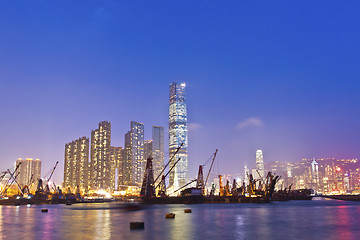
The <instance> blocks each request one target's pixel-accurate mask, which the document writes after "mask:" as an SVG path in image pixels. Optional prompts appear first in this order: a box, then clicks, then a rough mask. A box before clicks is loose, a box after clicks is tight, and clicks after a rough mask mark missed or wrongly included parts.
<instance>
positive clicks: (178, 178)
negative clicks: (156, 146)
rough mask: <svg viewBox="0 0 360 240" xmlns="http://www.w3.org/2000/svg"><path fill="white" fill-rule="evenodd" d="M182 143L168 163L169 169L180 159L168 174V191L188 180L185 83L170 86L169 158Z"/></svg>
mask: <svg viewBox="0 0 360 240" xmlns="http://www.w3.org/2000/svg"><path fill="white" fill-rule="evenodd" d="M181 143H183V144H184V145H183V146H182V148H181V149H180V151H179V153H178V154H177V155H176V157H175V158H173V160H172V161H171V162H170V165H169V167H170V168H171V167H172V166H173V165H174V163H175V162H176V161H177V160H178V159H179V158H181V160H180V161H179V162H178V163H177V165H176V167H175V168H174V169H173V170H172V171H171V172H170V177H169V189H172V190H176V189H178V188H179V187H181V186H183V185H185V184H186V182H187V178H188V154H187V148H188V133H187V114H186V94H185V83H181V84H179V83H176V82H173V83H171V84H170V101H169V157H170V158H171V157H172V156H173V155H174V153H175V151H176V149H177V148H178V147H179V146H180V145H181Z"/></svg>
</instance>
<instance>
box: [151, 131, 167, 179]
mask: <svg viewBox="0 0 360 240" xmlns="http://www.w3.org/2000/svg"><path fill="white" fill-rule="evenodd" d="M152 140H153V142H152V158H153V170H154V178H156V177H158V176H159V175H160V172H161V171H162V170H163V168H164V127H159V126H153V127H152ZM154 180H155V179H154ZM160 180H161V178H159V181H160Z"/></svg>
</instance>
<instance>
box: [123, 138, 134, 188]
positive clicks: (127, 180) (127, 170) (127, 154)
mask: <svg viewBox="0 0 360 240" xmlns="http://www.w3.org/2000/svg"><path fill="white" fill-rule="evenodd" d="M131 135H132V134H131V131H129V132H127V133H126V134H125V146H124V162H123V163H124V164H123V169H122V170H123V184H124V185H131V184H132V181H131V179H132V147H131V146H132V144H131Z"/></svg>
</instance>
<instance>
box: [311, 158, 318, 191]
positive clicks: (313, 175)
mask: <svg viewBox="0 0 360 240" xmlns="http://www.w3.org/2000/svg"><path fill="white" fill-rule="evenodd" d="M311 179H312V185H313V188H314V190H315V191H319V164H318V163H317V162H316V161H315V158H314V160H313V161H312V162H311Z"/></svg>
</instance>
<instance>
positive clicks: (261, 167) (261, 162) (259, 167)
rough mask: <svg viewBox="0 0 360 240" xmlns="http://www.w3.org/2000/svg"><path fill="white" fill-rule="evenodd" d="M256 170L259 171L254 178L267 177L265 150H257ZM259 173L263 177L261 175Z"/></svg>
mask: <svg viewBox="0 0 360 240" xmlns="http://www.w3.org/2000/svg"><path fill="white" fill-rule="evenodd" d="M256 170H257V172H258V173H257V174H256V175H255V176H254V178H264V177H265V169H264V158H263V152H262V151H261V150H257V151H256ZM259 174H260V176H261V177H259Z"/></svg>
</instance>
